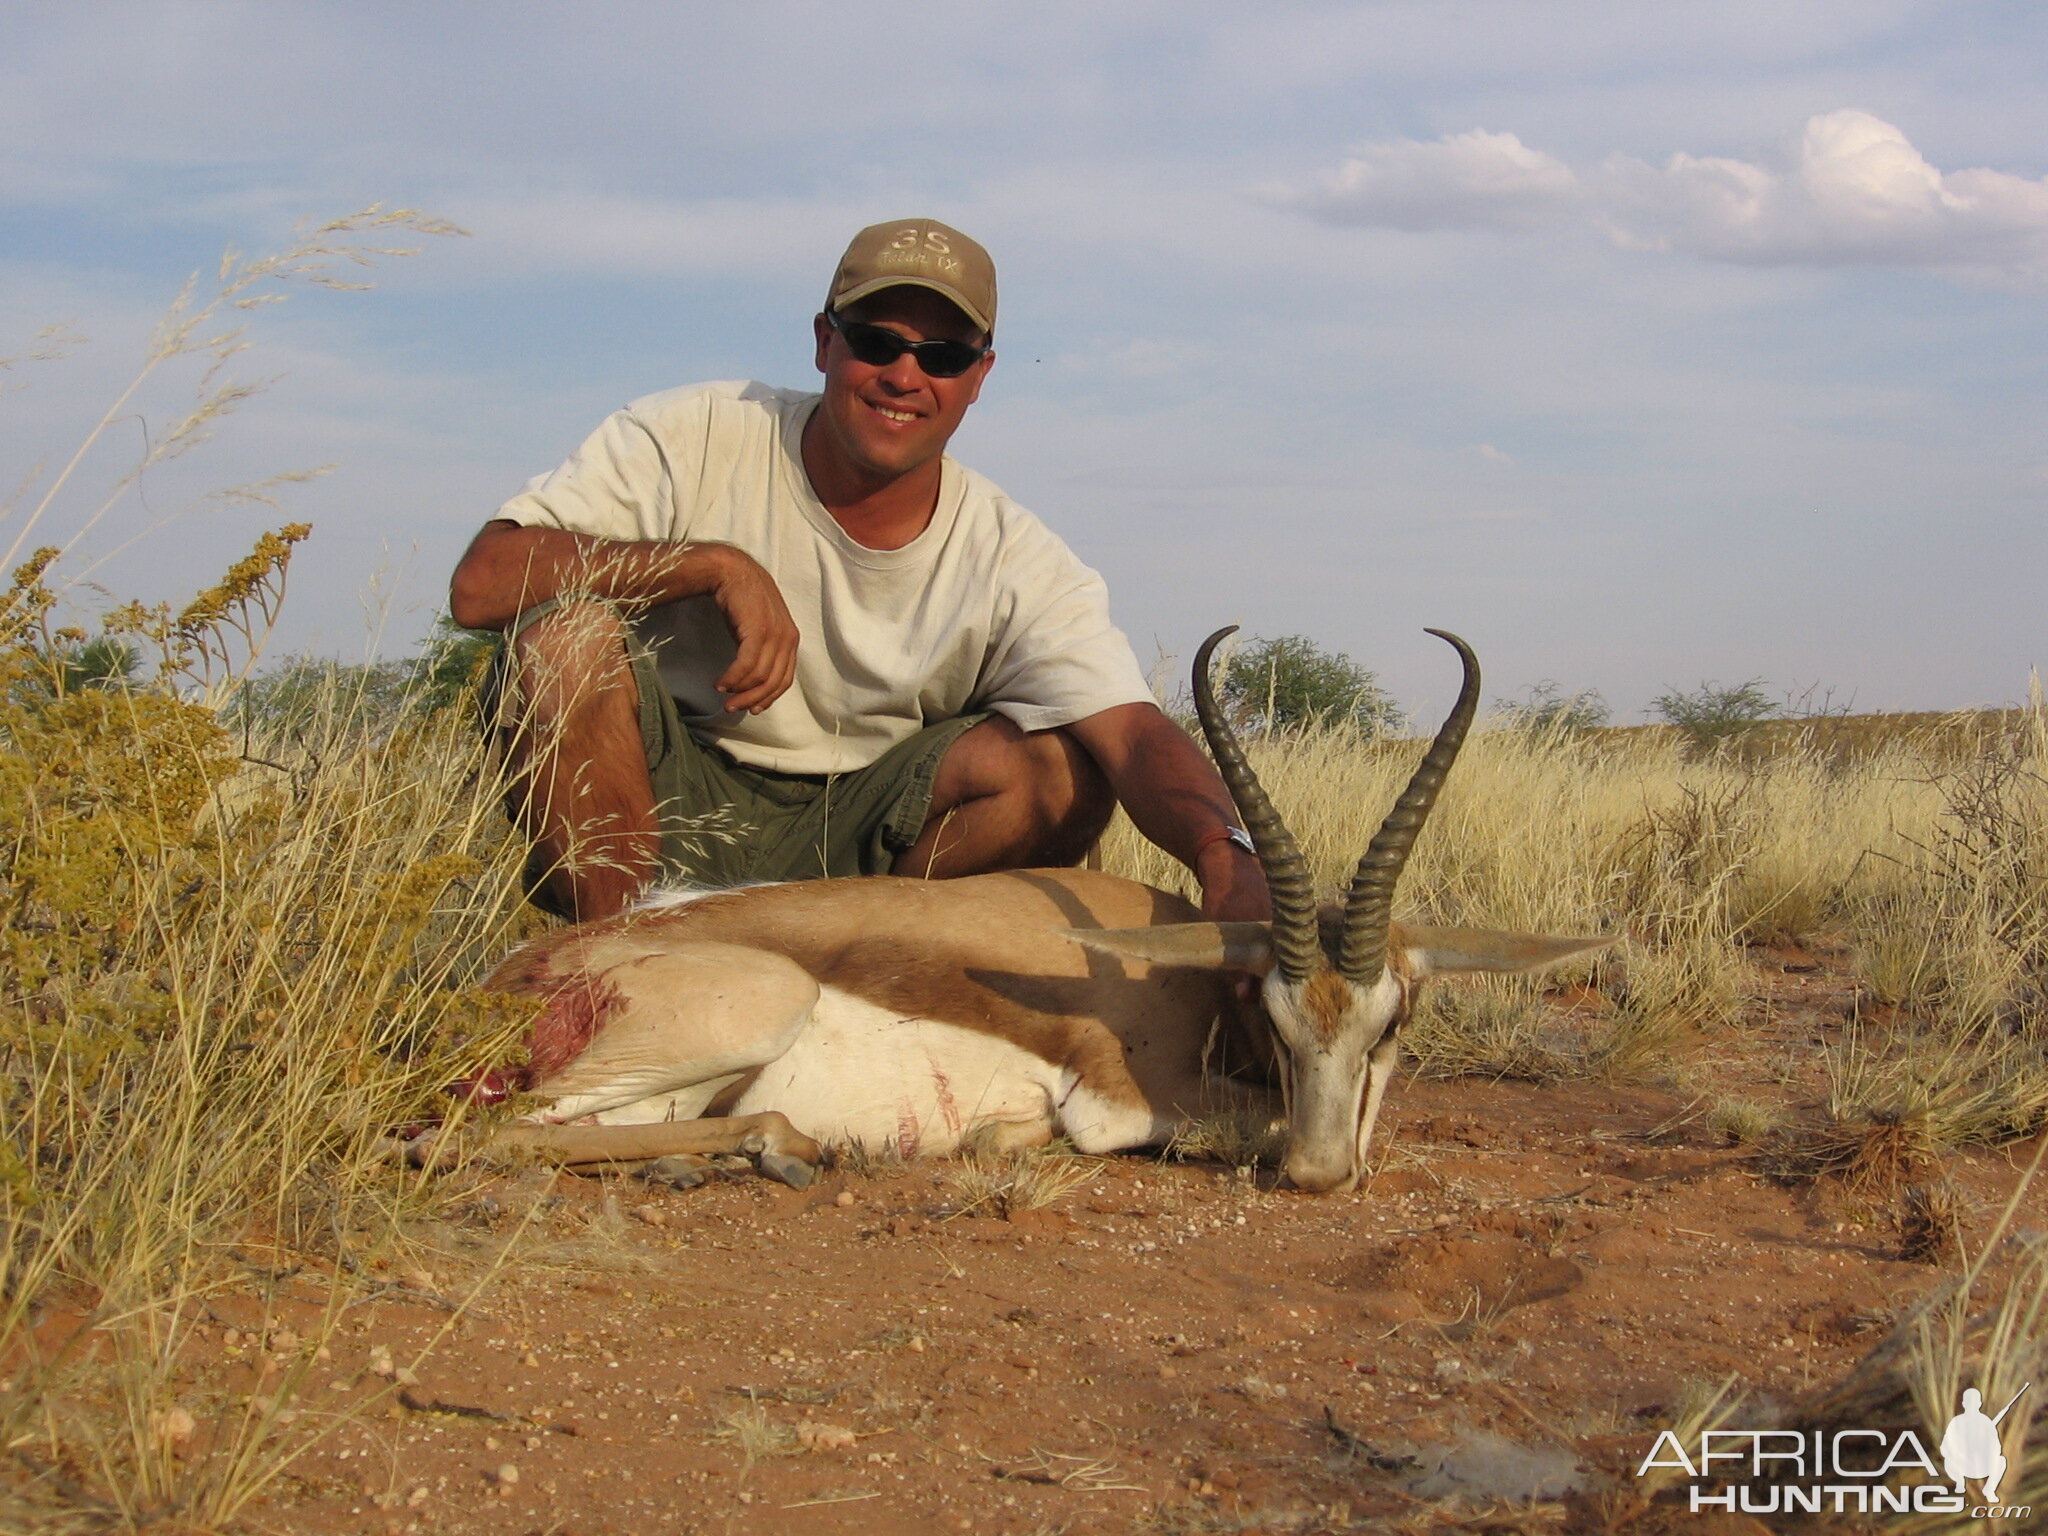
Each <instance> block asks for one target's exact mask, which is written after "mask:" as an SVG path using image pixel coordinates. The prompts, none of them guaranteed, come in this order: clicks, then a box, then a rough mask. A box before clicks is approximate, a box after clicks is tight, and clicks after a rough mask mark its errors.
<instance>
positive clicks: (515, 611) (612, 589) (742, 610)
mask: <svg viewBox="0 0 2048 1536" xmlns="http://www.w3.org/2000/svg"><path fill="white" fill-rule="evenodd" d="M569 593H587V594H589V595H591V596H594V597H603V598H609V599H611V600H613V601H614V602H620V603H625V604H628V605H631V606H634V607H645V608H652V607H655V606H656V605H658V604H661V603H673V602H678V601H680V600H681V599H683V598H686V597H700V596H706V595H708V596H710V597H711V598H712V599H713V601H715V602H716V603H717V604H718V607H719V611H720V612H721V613H723V614H724V615H725V621H726V623H727V624H728V625H730V626H731V628H732V632H733V639H734V640H735V642H737V645H738V654H737V655H736V656H735V657H734V658H733V663H732V665H731V666H730V667H729V668H727V669H726V671H725V674H724V675H723V676H722V677H720V678H719V679H718V683H717V687H718V691H719V692H720V693H722V694H724V695H725V707H726V708H727V709H729V710H734V711H738V710H751V711H753V712H754V713H756V714H759V713H760V712H761V711H762V710H764V709H766V708H767V707H768V706H769V705H770V704H773V703H774V702H775V701H776V700H777V699H778V698H780V697H781V696H782V695H783V693H784V692H786V691H787V690H788V688H789V685H790V683H791V681H792V680H793V679H794V678H795V676H796V649H797V630H796V624H795V623H794V621H792V620H791V618H790V616H789V609H788V607H787V606H786V605H785V604H784V603H783V601H782V594H781V592H780V591H778V590H777V589H776V586H775V579H774V578H773V577H772V576H770V575H769V574H768V573H767V571H765V570H763V569H762V568H761V565H760V562H759V561H757V560H755V559H754V558H753V557H752V556H751V555H749V554H747V553H746V552H745V551H743V550H740V549H736V548H734V547H733V546H732V545H730V544H709V543H706V544H672V543H667V542H661V541H647V540H632V539H600V538H597V537H595V536H593V535H591V534H587V533H571V532H569V531H568V530H566V529H562V528H528V527H525V526H523V525H521V524H519V523H514V522H508V521H506V520H504V519H499V520H496V521H493V522H490V523H486V524H485V525H484V527H483V530H482V531H481V532H480V533H478V534H477V536H476V537H475V539H473V540H471V541H470V546H469V548H468V550H467V551H466V552H464V554H463V556H462V559H461V561H460V562H459V563H458V564H457V565H456V567H455V577H454V580H453V581H452V582H451V583H450V584H449V591H448V611H449V614H450V615H451V616H452V617H453V618H454V620H455V622H456V623H458V624H460V625H462V626H463V627H464V628H465V629H498V630H502V629H505V628H507V627H509V626H510V625H511V623H512V621H513V620H515V619H516V618H518V617H519V615H520V614H522V613H524V612H525V611H526V610H527V609H528V608H531V607H533V606H534V605H535V604H537V603H544V602H547V601H549V600H550V599H553V598H557V597H561V596H564V595H565V594H569Z"/></svg>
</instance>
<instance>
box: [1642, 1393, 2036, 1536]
mask: <svg viewBox="0 0 2048 1536" xmlns="http://www.w3.org/2000/svg"><path fill="white" fill-rule="evenodd" d="M2031 1385H2032V1383H2031V1382H2029V1383H2028V1384H2027V1386H2031ZM2026 1394H2027V1387H2026V1386H2023V1387H2021V1388H2020V1389H2019V1391H2017V1392H2015V1393H2013V1395H2012V1398H2011V1400H2010V1401H2008V1402H2007V1403H2006V1405H2005V1406H2004V1407H2003V1408H2001V1409H1999V1410H1998V1412H1997V1414H1995V1415H1992V1414H1987V1413H1985V1412H1984V1394H1983V1393H1982V1392H1980V1391H1978V1390H1977V1389H1976V1388H1975V1387H1971V1388H1969V1389H1968V1390H1966V1391H1965V1392H1964V1393H1963V1403H1962V1412H1960V1413H1958V1414H1957V1415H1956V1416H1955V1417H1954V1418H1952V1419H1950V1420H1949V1421H1948V1425H1947V1427H1946V1428H1945V1429H1943V1430H1942V1433H1941V1443H1940V1447H1939V1454H1940V1457H1941V1462H1940V1465H1939V1466H1937V1465H1936V1464H1935V1459H1934V1456H1933V1455H1930V1454H1929V1452H1928V1450H1927V1445H1926V1442H1925V1441H1923V1440H1922V1439H1921V1438H1920V1436H1919V1435H1918V1434H1917V1433H1915V1432H1914V1431H1913V1430H1910V1429H1899V1430H1884V1429H1833V1430H1795V1429H1703V1430H1701V1431H1699V1433H1698V1435H1697V1437H1696V1439H1695V1441H1694V1443H1693V1444H1692V1445H1690V1446H1688V1445H1686V1444H1684V1443H1683V1442H1681V1441H1680V1439H1679V1437H1678V1434H1677V1432H1676V1431H1674V1430H1669V1429H1667V1430H1664V1431H1662V1432H1661V1433H1660V1434H1659V1435H1658V1436H1657V1439H1656V1443H1655V1444H1653V1445H1652V1446H1651V1447H1650V1453H1649V1455H1647V1456H1645V1457H1644V1458H1643V1463H1642V1465H1641V1466H1639V1467H1637V1468H1636V1476H1637V1477H1644V1476H1647V1475H1648V1474H1649V1473H1650V1472H1651V1471H1652V1470H1653V1469H1655V1468H1660V1467H1668V1468H1670V1469H1672V1470H1673V1471H1677V1472H1682V1473H1683V1474H1684V1475H1685V1476H1686V1477H1687V1478H1689V1479H1692V1480H1693V1482H1692V1486H1691V1487H1690V1488H1689V1489H1688V1490H1687V1503H1688V1504H1689V1505H1690V1507H1691V1510H1692V1513H1694V1514H1700V1513H1702V1512H1704V1511H1706V1510H1709V1509H1719V1510H1725V1511H1727V1512H1728V1513H1730V1514H1745V1515H1772V1514H1785V1515H1790V1514H1809V1515H1814V1514H1823V1513H1827V1514H1859V1515H1886V1514H1898V1515H1903V1514H1909V1513H1910V1514H1923V1515H1926V1514H1966V1515H1967V1516H1968V1517H1969V1518H1970V1519H1973V1520H1983V1519H1991V1518H2003V1519H2020V1520H2024V1519H2026V1518H2027V1517H2028V1516H2029V1515H2031V1514H2032V1513H2033V1511H2032V1510H2031V1509H2030V1508H2028V1507H2027V1506H2025V1505H2017V1504H2015V1505H2001V1504H2000V1503H1999V1502H1998V1490H1999V1485H2000V1484H2001V1483H2002V1482H2003V1481H2004V1480H2005V1474H2006V1457H2005V1448H2004V1446H2003V1445H2002V1444H2001V1443H2000V1438H1999V1433H1998V1426H1999V1424H2000V1422H2001V1421H2002V1420H2003V1419H2004V1418H2005V1416H2006V1415H2007V1414H2009V1413H2011V1412H2012V1410H2013V1406H2014V1404H2016V1403H2018V1402H2019V1400H2020V1399H2021V1398H2022V1397H2024V1396H2026ZM1970 1482H1974V1483H1976V1484H1977V1485H1978V1488H1979V1490H1980V1492H1981V1494H1982V1502H1981V1503H1977V1504H1971V1503H1970V1502H1969V1501H1968V1499H1966V1498H1965V1497H1964V1495H1965V1493H1966V1492H1967V1489H1966V1488H1965V1487H1964V1484H1966V1483H1970ZM1701 1484H1705V1485H1706V1486H1705V1487H1702V1486H1701ZM1716 1484H1718V1485H1719V1489H1720V1491H1718V1492H1715V1491H1712V1489H1713V1488H1714V1485H1716Z"/></svg>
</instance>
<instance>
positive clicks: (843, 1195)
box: [832, 1189, 853, 1205]
mask: <svg viewBox="0 0 2048 1536" xmlns="http://www.w3.org/2000/svg"><path fill="white" fill-rule="evenodd" d="M832 1203H833V1204H834V1205H851V1204H853V1191H852V1190H850V1189H842V1190H841V1191H839V1193H838V1194H836V1195H834V1196H833V1197H832Z"/></svg>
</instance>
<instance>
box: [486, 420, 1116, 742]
mask: <svg viewBox="0 0 2048 1536" xmlns="http://www.w3.org/2000/svg"><path fill="white" fill-rule="evenodd" d="M818 398H819V397H818V396H817V395H815V394H804V393H799V392H797V391H795V390H783V389H774V388H771V387H769V386H768V385H765V384H751V383H726V384H700V385H694V386H690V387H686V388H683V389H673V390H668V391H665V392H663V393H661V394H657V395H649V396H647V397H646V398H645V399H642V400H636V401H634V402H633V403H632V404H631V405H629V406H627V407H626V408H625V409H624V410H623V411H618V412H615V413H613V414H612V415H611V416H610V417H608V418H606V420H605V422H604V424H603V425H602V426H600V427H599V428H598V429H597V430H596V431H595V432H593V433H592V434H591V435H590V437H589V439H588V440H587V441H586V442H585V443H584V444H583V446H582V447H581V448H579V449H577V450H576V452H575V454H573V455H572V456H571V457H570V458H569V460H568V461H567V462H566V463H564V464H563V465H562V466H561V468H559V469H557V470H555V471H554V473H552V474H549V475H543V476H541V477H540V478H539V479H537V480H534V481H532V482H531V483H529V484H528V485H527V487H526V489H525V490H524V491H522V492H521V493H520V494H519V495H517V496H515V497H513V498H512V500H510V501H508V502H507V503H505V505H504V507H503V508H502V509H501V510H500V511H499V513H498V516H499V517H501V518H508V519H510V520H511V521H513V522H516V523H522V524H526V525H528V526H537V527H548V528H566V529H569V530H571V531H572V532H576V533H588V534H595V535H598V536H599V537H602V538H612V539H650V540H685V539H687V540H696V541H706V542H711V541H715V542H719V543H725V544H733V545H736V546H738V547H739V548H740V549H742V550H744V551H746V553H748V554H749V555H752V556H753V557H754V558H755V559H756V560H758V561H760V563H761V564H762V566H764V567H765V568H766V569H767V571H768V574H769V575H771V576H772V577H774V578H775V584H776V585H777V586H778V587H779V588H781V590H782V598H783V601H784V602H786V603H787V604H788V605H789V611H790V616H791V617H792V618H793V619H794V620H795V621H796V627H797V632H798V635H799V637H800V639H799V643H798V646H797V661H796V681H795V682H794V684H792V686H791V687H790V690H789V691H788V692H787V693H785V694H784V695H783V696H782V697H781V698H779V699H777V700H776V701H775V702H774V703H773V704H772V705H770V706H769V707H768V708H767V709H766V710H764V711H762V712H761V713H760V714H758V715H746V714H739V715H734V714H728V713H727V712H726V711H725V710H724V709H723V708H721V706H720V699H719V695H718V692H717V690H716V689H714V688H713V687H712V684H713V682H714V681H715V680H716V679H717V678H718V677H719V676H720V675H721V674H723V673H724V671H725V669H726V668H727V667H728V666H730V665H731V664H732V659H733V654H734V642H733V639H732V635H731V632H730V631H729V630H728V629H727V628H726V625H725V620H724V617H723V615H721V614H720V613H719V611H718V606H717V604H716V603H715V602H713V601H712V599H711V598H710V597H708V596H705V597H693V598H687V599H685V600H684V601H682V602H679V603H668V604H665V605H663V606H661V607H659V608H653V609H650V610H648V611H647V613H646V614H644V615H643V616H642V617H641V618H640V619H639V620H638V621H637V628H638V630H639V633H640V635H641V638H642V639H643V640H645V641H646V642H647V643H648V644H650V645H651V646H653V647H654V649H655V655H656V659H657V664H658V666H659V668H660V674H661V679H662V682H663V683H664V684H665V685H666V686H667V688H668V690H669V692H670V693H672V694H673V695H674V696H675V698H676V701H677V707H678V709H679V710H680V712H681V714H682V717H683V722H684V724H685V725H687V726H688V727H689V728H690V730H691V732H692V733H693V734H694V735H696V736H697V737H698V738H699V739H700V740H705V741H710V742H713V743H715V744H716V745H717V746H719V747H721V748H722V749H724V750H725V751H726V752H728V753H729V754H731V755H732V756H733V757H734V758H736V759H737V760H739V761H740V762H743V763H747V764H749V765H751V766H753V767H757V768H768V769H773V770H776V771H778V772H782V773H844V772H848V771H850V770H852V769H855V768H862V767H865V766H866V765H867V764H869V763H871V762H873V761H874V760H875V759H876V758H878V757H880V756H881V755H882V754H883V753H884V752H886V751H887V750H888V749H889V748H890V747H892V746H894V745H895V744H896V743H897V742H899V741H902V740H904V739H905V738H907V737H909V736H912V735H914V734H916V733H917V732H918V731H919V730H922V729H923V728H924V727H925V726H927V725H932V724H936V723H937V722H939V721H941V720H950V719H952V718H954V717H956V716H958V715H962V714H966V713H968V712H970V711H974V710H983V709H988V710H994V711H996V712H997V713H999V714H1002V715H1004V716H1007V717H1008V718H1009V719H1011V720H1013V721H1015V722H1016V723H1017V725H1018V726H1019V727H1021V728H1022V729H1024V730H1027V731H1038V730H1045V729H1048V728H1050V727H1052V726H1057V725H1067V724H1070V723H1071V722H1073V721H1076V720H1082V719H1086V718H1087V717H1088V716H1089V715H1092V714H1096V713H1098V712H1099V711H1101V710H1105V709H1110V708H1113V707H1114V706H1116V705H1119V704H1134V703H1150V702H1151V701H1152V692H1151V689H1150V688H1148V687H1147V686H1146V683H1145V678H1144V674H1143V673H1142V672H1140V671H1139V669H1138V661H1137V658H1136V657H1135V656H1134V655H1132V654H1131V646H1130V642H1129V641H1128V640H1126V639H1125V638H1124V636H1123V634H1122V633H1121V632H1120V631H1119V630H1117V629H1116V628H1115V626H1113V625H1112V624H1111V623H1110V621H1109V594H1108V591H1107V589H1106V588H1105V587H1104V586H1103V583H1102V578H1101V577H1100V576H1098V575H1096V574H1095V572H1094V571H1092V570H1090V569H1089V568H1088V567H1087V566H1085V565H1083V564H1082V563H1081V562H1080V561H1079V560H1078V559H1076V558H1075V557H1074V553H1073V551H1072V550H1070V549H1068V548H1067V546H1066V545H1065V544H1063V543H1062V542H1061V541H1060V539H1059V538H1058V536H1056V535H1055V534H1054V533H1053V532H1052V531H1051V530H1050V529H1048V528H1047V527H1046V526H1045V525H1044V524H1043V523H1041V522H1039V520H1038V519H1037V518H1035V517H1033V516H1032V515H1031V514H1030V513H1029V512H1027V511H1025V510H1024V509H1023V508H1022V507H1020V506H1018V505H1017V504H1016V503H1015V502H1013V501H1011V500H1010V499H1009V498H1008V497H1007V496H1005V495H1004V494H1003V493H1002V492H1001V491H1000V490H998V489H997V488H996V487H995V486H994V485H992V484H990V483H989V481H987V480H985V479H983V478H982V477H981V476H980V475H977V474H975V473H974V472H973V471H972V470H970V469H966V468H964V467H962V466H961V465H959V464H957V463H955V462H954V461H953V460H952V459H950V458H948V459H946V460H945V461H944V464H943V466H942V469H941V473H940V480H939V499H938V507H937V509H936V510H935V511H934V512H933V514H932V520H931V525H930V526H929V527H927V528H926V529H925V530H924V532H923V533H921V534H919V535H918V536H917V537H916V538H915V539H913V540H911V541H910V542H909V543H908V544H906V545H904V546H903V547H902V548H901V549H869V548H867V547H866V546H865V545H863V544H858V543H856V542H855V541H854V540H853V539H851V538H850V537H848V536H847V533H846V531H845V530H844V529H842V528H841V527H840V526H839V524H838V523H836V522H834V521H833V519H832V515H831V513H829V512H827V511H826V510H825V507H824V504H823V503H822V502H820V501H819V500H818V498H817V496H816V494H815V493H814V492H813V491H812V489H811V482H810V478H809V476H807V475H806V474H805V473H804V468H803V460H802V456H801V452H800V448H799V444H800V440H801V434H802V432H803V425H804V422H805V421H806V420H808V419H809V417H810V413H811V411H812V409H813V408H814V407H815V406H816V405H817V402H818Z"/></svg>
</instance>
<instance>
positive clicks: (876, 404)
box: [867, 400, 923, 421]
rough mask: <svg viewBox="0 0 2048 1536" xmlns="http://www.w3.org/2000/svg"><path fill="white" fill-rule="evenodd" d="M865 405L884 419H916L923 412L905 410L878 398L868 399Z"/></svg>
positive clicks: (919, 417)
mask: <svg viewBox="0 0 2048 1536" xmlns="http://www.w3.org/2000/svg"><path fill="white" fill-rule="evenodd" d="M867 406H868V409H869V410H871V411H874V412H875V413H876V414H877V415H879V416H881V417H882V418H883V419H884V420H886V421H917V420H919V419H921V417H922V414H923V413H922V412H919V411H906V410H904V409H903V408H902V407H901V406H897V405H884V404H882V402H881V401H879V400H870V401H868V402H867Z"/></svg>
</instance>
